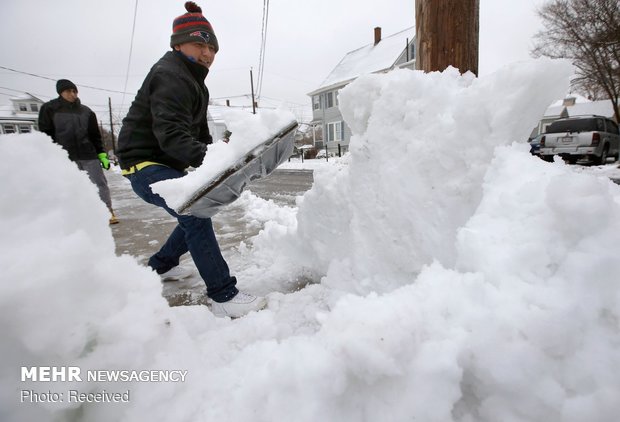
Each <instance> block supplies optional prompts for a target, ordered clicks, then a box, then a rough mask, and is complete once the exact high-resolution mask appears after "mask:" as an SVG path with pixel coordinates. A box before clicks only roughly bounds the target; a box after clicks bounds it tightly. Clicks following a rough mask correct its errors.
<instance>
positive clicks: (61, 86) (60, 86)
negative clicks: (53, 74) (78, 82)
mask: <svg viewBox="0 0 620 422" xmlns="http://www.w3.org/2000/svg"><path fill="white" fill-rule="evenodd" d="M66 89H75V90H76V91H77V90H78V89H77V86H75V84H74V83H73V82H71V81H70V80H69V79H59V80H58V82H56V92H57V93H58V94H59V95H60V93H61V92H62V91H64V90H66Z"/></svg>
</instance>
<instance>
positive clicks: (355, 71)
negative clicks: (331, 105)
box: [308, 27, 415, 95]
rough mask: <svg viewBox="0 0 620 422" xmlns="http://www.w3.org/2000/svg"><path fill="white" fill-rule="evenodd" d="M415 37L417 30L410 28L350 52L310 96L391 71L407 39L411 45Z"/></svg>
mask: <svg viewBox="0 0 620 422" xmlns="http://www.w3.org/2000/svg"><path fill="white" fill-rule="evenodd" d="M414 36H415V28H414V27H410V28H407V29H404V30H402V31H400V32H397V33H396V34H393V35H390V36H388V37H385V38H383V39H381V41H380V42H379V43H377V44H374V43H371V44H368V45H366V46H364V47H361V48H358V49H357V50H353V51H350V52H348V53H347V54H346V55H345V56H344V58H343V59H342V60H341V61H340V63H338V65H336V67H335V68H334V69H333V70H332V71H331V73H330V74H329V75H327V78H325V80H324V81H323V83H322V84H321V85H320V86H319V87H318V88H317V89H315V90H314V91H312V92H310V93H309V94H308V95H313V94H316V93H317V92H319V91H323V90H324V89H326V88H329V87H332V86H337V85H340V84H344V83H346V82H349V81H351V80H353V79H355V78H357V77H359V76H361V75H365V74H368V73H375V72H381V71H385V70H388V69H390V68H391V67H393V66H394V64H395V63H396V61H397V60H398V58H399V57H400V56H401V54H402V52H403V51H404V50H405V45H406V42H407V39H409V42H410V43H411V42H412V41H413V38H414Z"/></svg>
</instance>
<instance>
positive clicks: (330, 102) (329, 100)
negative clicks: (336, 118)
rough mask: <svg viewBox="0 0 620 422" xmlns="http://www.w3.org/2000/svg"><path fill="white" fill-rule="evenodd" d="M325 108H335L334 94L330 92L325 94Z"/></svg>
mask: <svg viewBox="0 0 620 422" xmlns="http://www.w3.org/2000/svg"><path fill="white" fill-rule="evenodd" d="M325 103H326V104H325V108H331V107H333V106H334V93H333V92H328V93H327V94H325Z"/></svg>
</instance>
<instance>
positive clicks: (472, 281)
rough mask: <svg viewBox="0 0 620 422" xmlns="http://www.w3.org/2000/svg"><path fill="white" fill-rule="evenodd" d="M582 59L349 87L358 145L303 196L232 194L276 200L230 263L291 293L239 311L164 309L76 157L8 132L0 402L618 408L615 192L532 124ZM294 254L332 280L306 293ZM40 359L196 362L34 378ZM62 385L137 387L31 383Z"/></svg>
mask: <svg viewBox="0 0 620 422" xmlns="http://www.w3.org/2000/svg"><path fill="white" fill-rule="evenodd" d="M569 73H570V68H568V67H567V66H566V65H564V64H562V63H556V62H549V61H544V60H543V61H534V62H528V63H524V64H519V65H514V66H512V67H510V68H507V69H504V70H503V71H501V72H499V73H497V74H495V75H493V76H491V77H488V78H483V79H479V80H478V79H474V78H472V77H470V76H463V77H461V76H459V75H457V74H456V73H454V72H453V71H451V70H448V71H446V72H444V73H441V74H439V73H435V74H429V75H422V74H420V73H416V72H409V71H402V72H400V71H399V72H394V73H391V74H388V75H381V76H369V77H364V78H361V79H360V80H358V81H357V82H355V83H353V84H352V85H350V86H349V87H348V88H347V89H346V90H345V91H344V92H343V93H342V95H341V97H340V98H341V104H342V108H343V112H344V114H345V118H346V119H347V121H348V122H349V124H350V126H351V127H352V128H353V130H354V132H355V138H354V140H353V143H352V151H351V154H350V155H349V156H348V157H346V158H344V159H343V160H341V162H340V163H332V164H331V165H329V166H323V167H320V168H318V167H317V169H316V170H315V175H316V177H315V185H314V187H313V188H312V190H311V191H309V192H308V193H307V194H306V195H305V196H304V197H303V198H301V199H300V200H299V201H298V206H297V208H290V207H281V208H280V209H277V206H276V205H275V204H273V203H269V202H261V201H260V200H258V199H257V198H256V197H254V196H252V195H251V194H249V193H246V194H244V195H243V196H242V198H241V199H240V200H239V201H237V203H236V205H235V206H237V205H239V206H243V207H246V208H247V210H246V215H245V216H244V217H243V218H246V219H248V220H257V221H258V220H260V221H264V220H266V219H267V218H269V215H273V216H274V218H273V221H270V222H268V223H266V224H265V228H264V230H263V232H262V233H261V234H259V236H257V237H256V238H255V239H253V240H252V242H249V243H248V245H242V247H241V248H240V249H239V257H240V258H239V259H241V260H243V261H244V262H245V265H244V266H243V267H242V268H241V270H239V268H234V267H233V270H235V273H236V275H237V277H238V278H239V280H240V284H243V287H244V288H246V287H247V286H248V285H249V286H250V287H251V290H252V289H253V290H263V291H268V290H272V289H274V288H276V289H277V290H278V291H277V292H272V293H271V294H270V295H269V307H268V309H266V310H264V311H261V312H259V313H254V314H251V315H248V316H247V317H244V318H241V319H238V320H235V321H230V320H227V319H216V318H214V317H213V316H212V314H211V313H210V312H209V311H208V309H207V308H206V307H204V306H196V307H184V308H168V307H167V305H166V303H165V301H164V300H163V299H162V298H161V297H160V294H159V288H160V287H159V286H160V284H159V281H158V280H157V277H156V276H154V275H153V274H152V273H151V272H150V271H148V270H147V269H144V268H142V267H140V266H139V265H138V264H137V263H136V262H135V261H134V260H133V259H132V258H129V257H127V256H123V257H116V256H114V247H113V242H112V237H111V234H110V231H109V228H108V226H107V214H106V210H105V206H104V205H103V204H101V202H100V200H99V199H98V197H97V194H96V188H95V187H94V186H92V185H91V184H90V183H89V182H88V178H87V177H86V175H84V174H83V173H80V172H79V171H77V170H76V169H75V167H74V165H73V164H72V163H70V162H69V161H68V160H67V157H66V154H64V153H63V152H62V150H60V149H59V148H57V147H56V146H54V145H50V144H49V139H47V138H46V137H45V136H43V135H29V136H26V135H19V136H17V135H14V136H2V137H0V157H2V158H1V159H2V166H0V175H2V177H3V180H4V181H5V183H3V184H2V188H0V199H2V202H1V203H0V204H1V207H2V215H3V219H2V221H1V222H0V230H1V231H2V234H3V236H2V240H1V242H2V243H1V245H2V254H0V260H1V261H0V263H1V264H2V268H3V280H7V282H5V283H2V284H0V316H1V318H0V324H1V327H0V328H1V329H2V333H3V334H4V336H3V341H2V342H0V355H2V357H3V363H2V365H1V366H0V380H1V383H0V385H1V386H2V387H1V390H0V400H1V403H0V419H1V420H9V421H11V420H40V421H52V420H73V421H104V420H105V421H108V420H116V421H138V420H152V421H168V420H175V421H195V420H216V419H217V420H224V421H247V420H256V421H284V420H286V421H288V420H295V421H316V420H343V421H359V420H390V421H405V420H422V421H440V422H445V421H459V422H473V421H489V422H491V421H508V420H510V421H560V420H562V421H583V420H593V421H594V420H596V421H607V420H614V419H615V418H616V415H617V414H618V413H619V412H620V402H618V400H617V397H618V396H619V395H620V380H618V378H617V376H616V374H617V373H618V372H620V350H619V349H620V326H619V323H618V321H619V320H620V288H619V286H618V269H619V268H618V266H619V264H618V261H617V245H618V244H620V189H619V188H618V186H616V185H613V184H612V183H611V182H610V181H609V180H608V179H607V178H606V177H596V176H592V175H588V174H585V173H580V172H576V171H575V170H574V169H573V167H570V166H566V165H564V164H563V163H546V162H543V161H541V160H538V159H535V158H533V157H531V156H530V155H529V153H528V147H527V145H526V144H525V139H526V138H527V135H528V134H529V131H530V129H531V127H532V126H533V125H534V124H535V122H536V120H537V118H538V116H539V115H541V114H542V112H543V111H544V109H545V107H546V105H547V104H548V103H550V102H551V100H552V99H554V98H555V97H557V96H559V95H560V94H561V93H563V90H564V89H565V88H566V85H567V79H568V74H569ZM233 132H234V130H233ZM513 141H518V142H517V143H514V144H513ZM388 143H389V145H390V147H386V144H388ZM23 157H28V160H25V159H24V158H23ZM330 161H331V160H330ZM121 224H122V223H121ZM304 271H305V272H306V273H307V272H310V273H312V274H315V275H322V276H323V278H322V281H321V283H319V284H311V285H308V286H306V287H305V288H303V289H300V290H297V291H294V292H293V290H296V288H297V287H299V286H292V285H290V284H287V283H286V281H290V280H291V278H294V277H295V276H296V275H299V274H303V273H304ZM35 365H71V366H79V367H81V368H83V370H86V369H87V368H96V369H115V368H123V369H135V370H143V369H166V368H171V369H178V370H187V371H188V375H187V380H186V381H185V382H183V383H163V382H158V383H144V382H136V383H129V384H127V385H125V384H120V383H101V382H100V383H96V382H82V383H26V382H20V380H19V368H20V367H21V366H35ZM70 388H76V389H79V390H80V391H81V392H85V393H86V392H89V391H92V392H98V391H101V390H102V389H105V390H107V391H109V392H122V391H124V390H126V389H130V390H131V400H130V402H129V403H126V404H119V403H116V404H111V403H105V404H88V403H85V404H76V403H67V402H64V403H21V402H20V400H19V398H20V391H21V390H24V389H33V390H36V391H39V392H41V391H48V390H51V391H57V392H66V391H67V390H69V389H70Z"/></svg>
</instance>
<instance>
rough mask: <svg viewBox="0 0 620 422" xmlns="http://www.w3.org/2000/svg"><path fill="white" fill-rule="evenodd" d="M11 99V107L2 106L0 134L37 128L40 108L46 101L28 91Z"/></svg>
mask: <svg viewBox="0 0 620 422" xmlns="http://www.w3.org/2000/svg"><path fill="white" fill-rule="evenodd" d="M10 100H11V105H12V106H11V107H10V108H6V109H4V108H0V134H5V133H30V132H32V131H33V130H37V129H38V125H37V122H38V119H39V110H40V109H41V106H42V105H43V103H44V101H42V100H41V99H39V98H37V97H35V96H34V95H32V94H28V93H24V94H23V95H21V96H18V97H13V98H11V99H10Z"/></svg>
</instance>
